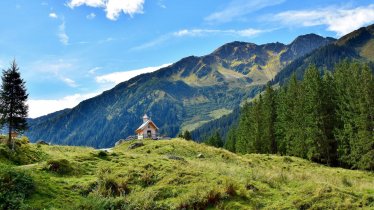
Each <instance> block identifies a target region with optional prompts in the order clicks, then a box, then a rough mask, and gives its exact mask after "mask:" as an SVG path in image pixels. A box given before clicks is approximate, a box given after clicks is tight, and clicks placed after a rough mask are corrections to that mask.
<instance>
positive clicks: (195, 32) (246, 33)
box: [173, 28, 267, 37]
mask: <svg viewBox="0 0 374 210" xmlns="http://www.w3.org/2000/svg"><path fill="white" fill-rule="evenodd" d="M263 32H267V30H259V29H253V28H248V29H243V30H233V29H229V30H214V29H213V30H211V29H190V30H189V29H183V30H180V31H177V32H174V33H173V35H174V36H177V37H183V36H205V35H210V34H225V35H233V36H243V37H252V36H255V35H258V34H260V33H263Z"/></svg>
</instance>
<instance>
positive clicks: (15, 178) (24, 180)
mask: <svg viewBox="0 0 374 210" xmlns="http://www.w3.org/2000/svg"><path fill="white" fill-rule="evenodd" d="M34 190H35V184H34V181H33V179H32V178H31V177H30V176H29V175H28V174H26V173H24V172H22V171H17V170H15V169H12V168H0V209H5V210H6V209H9V210H10V209H12V210H13V209H20V208H22V207H23V201H24V199H25V198H27V197H29V196H30V195H31V194H32V193H33V192H34Z"/></svg>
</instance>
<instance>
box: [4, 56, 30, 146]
mask: <svg viewBox="0 0 374 210" xmlns="http://www.w3.org/2000/svg"><path fill="white" fill-rule="evenodd" d="M1 80H2V84H1V90H0V113H1V115H0V117H1V118H0V124H1V127H3V126H4V125H6V126H7V127H8V142H7V143H8V146H13V149H14V144H13V145H11V144H12V143H11V133H12V132H17V133H20V132H22V131H24V130H26V128H27V122H26V117H27V112H28V106H27V104H26V101H27V97H28V94H27V93H26V86H25V81H23V79H21V73H20V72H19V68H18V66H17V63H16V61H15V60H14V61H13V62H12V64H11V66H10V68H8V69H7V70H4V71H3V75H2V77H1Z"/></svg>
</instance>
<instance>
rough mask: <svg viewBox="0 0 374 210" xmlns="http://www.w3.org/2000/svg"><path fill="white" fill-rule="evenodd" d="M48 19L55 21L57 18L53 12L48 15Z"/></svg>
mask: <svg viewBox="0 0 374 210" xmlns="http://www.w3.org/2000/svg"><path fill="white" fill-rule="evenodd" d="M49 17H50V18H53V19H57V18H58V16H57V14H56V13H54V12H51V13H49Z"/></svg>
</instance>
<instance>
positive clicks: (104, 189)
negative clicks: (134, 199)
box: [94, 167, 130, 197]
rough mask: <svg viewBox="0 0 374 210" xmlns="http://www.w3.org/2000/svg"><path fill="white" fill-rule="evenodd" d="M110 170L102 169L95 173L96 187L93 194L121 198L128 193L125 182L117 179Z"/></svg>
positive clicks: (128, 189)
mask: <svg viewBox="0 0 374 210" xmlns="http://www.w3.org/2000/svg"><path fill="white" fill-rule="evenodd" d="M111 173H112V170H111V169H110V168H106V167H102V168H99V170H98V172H97V177H98V179H97V185H96V189H94V192H97V193H98V194H99V195H101V196H104V197H112V196H122V195H126V194H128V193H130V188H129V186H128V183H127V181H126V180H122V179H117V178H116V177H115V176H114V175H113V174H111Z"/></svg>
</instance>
